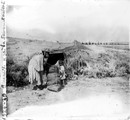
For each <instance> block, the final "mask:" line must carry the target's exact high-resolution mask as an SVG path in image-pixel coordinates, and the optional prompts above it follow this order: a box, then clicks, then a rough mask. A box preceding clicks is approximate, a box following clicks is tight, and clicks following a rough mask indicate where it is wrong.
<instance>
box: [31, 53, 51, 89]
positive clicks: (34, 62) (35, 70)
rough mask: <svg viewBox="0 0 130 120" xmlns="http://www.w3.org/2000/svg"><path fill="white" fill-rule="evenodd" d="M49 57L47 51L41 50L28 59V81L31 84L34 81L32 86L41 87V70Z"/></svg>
mask: <svg viewBox="0 0 130 120" xmlns="http://www.w3.org/2000/svg"><path fill="white" fill-rule="evenodd" d="M48 57H49V52H46V51H42V53H40V54H38V55H34V56H33V58H32V59H31V60H30V61H29V65H28V72H29V82H30V83H31V84H32V83H33V82H34V81H36V86H34V87H33V89H34V90H36V89H38V88H39V89H43V88H44V86H43V71H44V67H43V66H44V65H45V64H46V63H47V60H48Z"/></svg>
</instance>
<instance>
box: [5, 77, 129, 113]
mask: <svg viewBox="0 0 130 120" xmlns="http://www.w3.org/2000/svg"><path fill="white" fill-rule="evenodd" d="M8 89H9V88H8ZM10 89H11V88H10ZM7 95H8V114H9V115H10V114H11V113H13V112H15V111H17V110H18V109H20V108H24V107H25V106H32V105H37V106H45V105H52V104H56V103H65V102H69V101H74V100H77V99H81V98H83V99H84V98H86V97H90V96H96V97H100V96H102V95H103V96H104V95H105V96H108V99H109V98H111V97H112V98H113V96H114V99H115V100H118V101H120V103H118V102H117V103H113V105H116V107H117V108H118V107H119V106H120V104H121V105H122V107H121V109H122V113H126V112H128V111H129V108H130V88H129V79H128V78H120V77H116V78H104V79H93V78H91V79H90V78H85V77H83V76H80V77H79V78H78V79H77V80H73V81H69V82H68V84H67V85H66V86H65V87H64V88H63V89H62V90H61V91H60V92H51V91H49V90H47V89H44V90H36V91H35V90H32V87H31V86H28V87H26V88H24V89H21V90H17V91H14V92H11V93H8V94H7ZM95 100H96V99H95ZM100 104H102V103H100ZM117 111H118V110H117Z"/></svg>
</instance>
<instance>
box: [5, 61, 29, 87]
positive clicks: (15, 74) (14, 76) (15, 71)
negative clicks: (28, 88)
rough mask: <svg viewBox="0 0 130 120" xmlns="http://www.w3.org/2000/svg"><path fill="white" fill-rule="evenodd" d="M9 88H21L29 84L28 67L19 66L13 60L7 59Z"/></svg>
mask: <svg viewBox="0 0 130 120" xmlns="http://www.w3.org/2000/svg"><path fill="white" fill-rule="evenodd" d="M6 64H7V74H6V78H7V86H15V87H21V86H24V85H27V84H28V81H27V75H28V72H27V66H25V65H18V64H16V63H15V62H14V60H13V59H7V63H6Z"/></svg>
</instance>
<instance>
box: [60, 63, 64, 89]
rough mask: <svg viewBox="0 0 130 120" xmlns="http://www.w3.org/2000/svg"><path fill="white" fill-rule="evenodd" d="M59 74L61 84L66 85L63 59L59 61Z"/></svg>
mask: <svg viewBox="0 0 130 120" xmlns="http://www.w3.org/2000/svg"><path fill="white" fill-rule="evenodd" d="M59 75H60V84H61V86H62V87H64V85H65V79H66V73H65V67H64V65H63V61H59Z"/></svg>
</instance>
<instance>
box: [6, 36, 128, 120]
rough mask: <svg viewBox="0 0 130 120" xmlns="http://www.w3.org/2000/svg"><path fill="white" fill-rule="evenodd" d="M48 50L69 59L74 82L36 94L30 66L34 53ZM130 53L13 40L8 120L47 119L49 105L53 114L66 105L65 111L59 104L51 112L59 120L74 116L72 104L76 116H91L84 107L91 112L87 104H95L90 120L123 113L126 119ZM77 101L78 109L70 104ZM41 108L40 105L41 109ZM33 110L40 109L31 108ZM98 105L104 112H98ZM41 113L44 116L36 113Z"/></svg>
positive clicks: (10, 44)
mask: <svg viewBox="0 0 130 120" xmlns="http://www.w3.org/2000/svg"><path fill="white" fill-rule="evenodd" d="M45 48H50V49H51V50H54V49H58V50H60V51H62V52H65V53H66V55H67V64H66V72H67V74H68V76H69V77H68V80H67V81H68V83H67V85H66V86H65V87H64V89H62V90H61V91H59V92H57V93H54V92H51V91H48V90H47V89H44V90H42V91H39V90H38V91H33V90H32V87H33V85H29V84H28V74H27V72H26V71H27V65H28V62H29V60H30V58H31V56H32V55H33V54H35V53H37V52H39V51H40V50H41V49H45ZM114 48H115V46H114ZM129 54H130V51H129V50H127V49H124V48H123V47H122V48H121V49H119V48H118V49H113V48H112V47H110V46H109V47H108V46H105V47H104V46H96V45H85V46H84V45H82V44H81V43H80V42H78V41H74V42H73V43H66V44H65V43H60V44H59V43H54V42H48V41H37V40H35V41H32V40H24V39H17V38H8V42H7V85H8V87H7V95H8V116H9V117H10V118H11V117H19V116H21V115H22V116H24V117H33V118H35V117H37V116H39V117H45V115H43V114H42V113H41V112H42V111H44V112H46V110H45V109H44V107H45V106H46V107H47V109H48V110H50V109H51V105H57V104H58V106H59V107H62V110H59V109H58V108H57V107H56V106H55V107H56V110H54V111H50V112H49V113H47V112H46V114H47V115H48V116H49V114H52V115H53V116H56V115H57V116H58V115H59V114H61V116H64V117H65V116H71V115H70V114H69V113H68V112H67V111H66V110H65V109H64V108H63V106H64V105H65V106H66V105H68V108H67V109H68V110H69V109H70V110H72V111H73V112H72V115H73V116H75V117H76V116H77V115H78V116H85V115H86V114H85V112H83V110H82V109H85V108H84V107H85V105H89V107H88V108H87V106H86V109H85V110H84V111H88V114H87V116H86V117H88V116H99V117H101V116H102V115H105V116H107V115H109V117H110V119H111V117H113V116H114V115H115V116H116V115H117V116H118V115H120V116H121V115H122V117H124V116H123V115H124V114H127V111H128V109H129V107H130V101H129V98H130V89H129V77H130V56H129ZM12 76H13V77H12ZM57 79H58V78H57V77H56V72H55V71H52V72H51V73H50V74H49V83H48V85H49V86H51V85H52V84H55V83H56V81H57ZM80 99H83V100H82V104H81V103H80V102H81V101H80ZM75 100H76V104H75V105H74V104H73V102H72V103H70V104H69V101H75ZM91 100H92V103H91ZM104 101H105V103H104ZM56 103H57V104H56ZM90 103H91V104H90ZM84 104H85V105H84ZM48 105H49V106H50V108H49V106H48ZM71 105H74V106H75V107H74V108H75V109H78V111H77V112H74V110H75V109H73V108H72V107H71ZM80 105H81V106H80ZM35 106H37V107H36V108H35ZM40 106H41V109H40ZM65 106H64V107H65ZM79 106H80V107H79ZM103 106H105V107H103ZM31 107H32V108H34V109H31ZM46 107H45V108H46ZM94 107H95V108H96V111H99V112H96V111H95V112H94V109H95V108H94ZM21 108H23V109H21ZM91 108H93V109H91ZM37 110H38V112H36V111H37ZM80 110H81V111H82V112H80ZM105 110H106V111H105ZM22 111H26V112H22ZM64 111H66V112H64ZM32 113H37V114H32ZM38 113H39V114H38ZM40 113H41V114H40ZM65 113H66V114H65ZM48 116H46V117H48ZM118 117H119V116H118ZM127 117H128V115H127V116H125V117H124V118H123V119H121V120H124V119H127Z"/></svg>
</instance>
